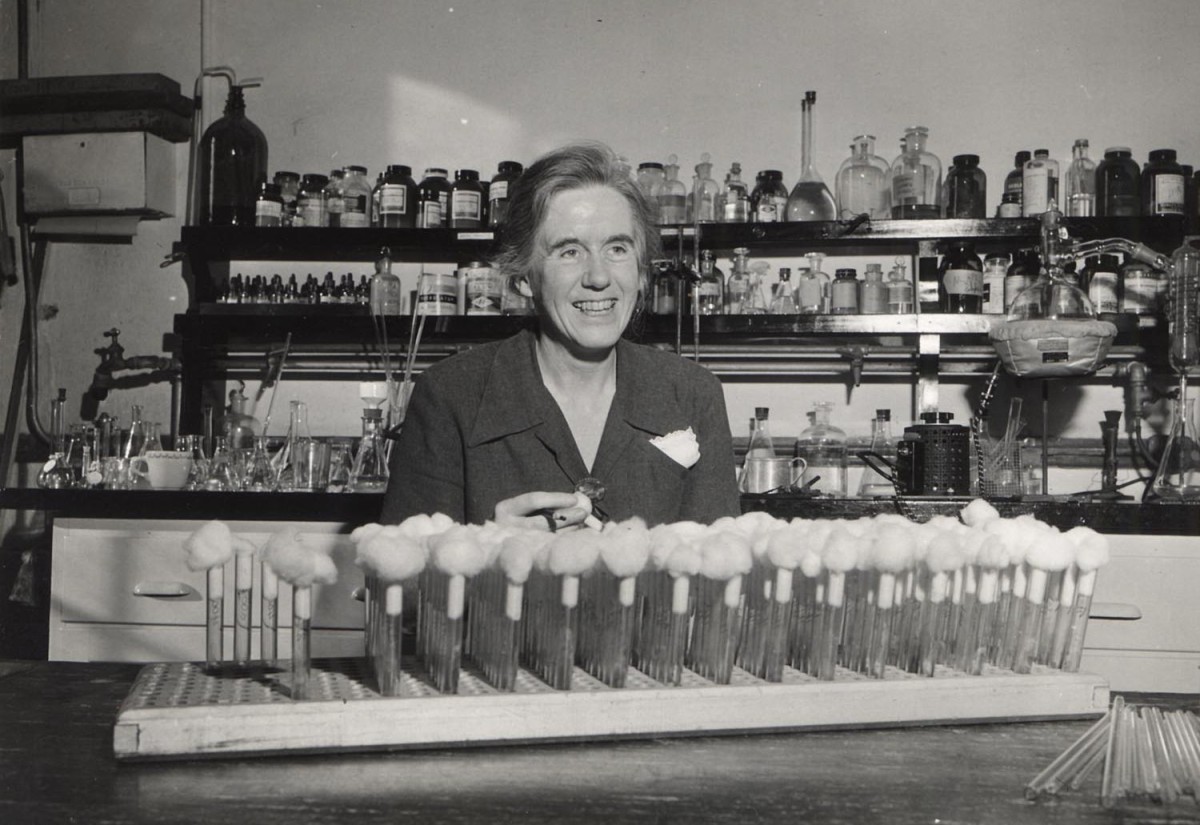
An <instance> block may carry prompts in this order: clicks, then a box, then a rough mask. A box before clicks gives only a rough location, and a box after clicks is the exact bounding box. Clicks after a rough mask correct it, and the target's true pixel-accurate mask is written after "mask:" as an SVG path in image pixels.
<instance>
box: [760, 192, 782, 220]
mask: <svg viewBox="0 0 1200 825" xmlns="http://www.w3.org/2000/svg"><path fill="white" fill-rule="evenodd" d="M778 220H779V213H778V212H777V211H776V209H775V202H774V201H772V200H770V199H768V198H763V199H762V200H760V201H759V202H758V206H757V207H755V209H754V222H755V223H775V222H776V221H778Z"/></svg>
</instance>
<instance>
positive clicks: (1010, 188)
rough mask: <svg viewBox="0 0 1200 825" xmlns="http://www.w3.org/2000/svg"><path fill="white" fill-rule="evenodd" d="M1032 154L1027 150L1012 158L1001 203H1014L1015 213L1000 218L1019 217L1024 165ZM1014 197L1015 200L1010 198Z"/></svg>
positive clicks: (1023, 183) (1023, 185)
mask: <svg viewBox="0 0 1200 825" xmlns="http://www.w3.org/2000/svg"><path fill="white" fill-rule="evenodd" d="M1032 157H1033V154H1032V153H1031V152H1029V150H1028V149H1022V150H1021V151H1020V152H1017V154H1016V156H1015V157H1014V158H1013V168H1012V169H1009V170H1008V174H1007V175H1006V176H1005V178H1004V192H1003V198H1002V199H1001V203H1004V202H1006V201H1007V202H1008V203H1016V205H1017V213H1016V214H1015V215H1000V216H999V217H1001V218H1019V217H1021V195H1022V194H1023V193H1024V189H1025V164H1026V163H1028V162H1029V159H1030V158H1032ZM1011 195H1016V198H1012V197H1010V196H1011Z"/></svg>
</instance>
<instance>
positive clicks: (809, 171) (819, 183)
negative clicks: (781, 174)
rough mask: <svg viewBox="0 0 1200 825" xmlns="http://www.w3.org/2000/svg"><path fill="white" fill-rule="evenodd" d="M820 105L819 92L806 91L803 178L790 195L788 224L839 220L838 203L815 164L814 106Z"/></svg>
mask: <svg viewBox="0 0 1200 825" xmlns="http://www.w3.org/2000/svg"><path fill="white" fill-rule="evenodd" d="M816 102H817V93H816V92H811V91H810V92H805V93H804V101H803V102H802V103H801V104H800V112H801V118H802V120H801V132H800V141H801V143H800V154H801V166H802V168H801V170H800V179H799V180H797V181H796V185H795V186H793V187H792V193H791V194H790V195H789V196H788V202H787V219H788V220H789V221H832V220H836V219H837V204H835V203H834V201H833V195H832V194H831V193H830V191H829V187H828V186H826V185H825V181H824V180H823V179H822V178H821V176H820V175H819V174H817V166H816V163H815V162H814V161H813V152H814V149H813V107H814V106H815V105H816Z"/></svg>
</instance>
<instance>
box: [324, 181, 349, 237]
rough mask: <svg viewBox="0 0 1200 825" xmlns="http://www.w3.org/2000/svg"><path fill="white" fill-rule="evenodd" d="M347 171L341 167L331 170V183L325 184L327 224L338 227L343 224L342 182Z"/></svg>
mask: <svg viewBox="0 0 1200 825" xmlns="http://www.w3.org/2000/svg"><path fill="white" fill-rule="evenodd" d="M345 178H346V173H345V172H344V171H343V170H341V169H333V170H331V171H330V172H329V183H327V184H325V214H326V219H325V220H326V226H330V227H334V228H337V227H339V226H341V225H342V206H343V201H342V183H343V181H344V180H345Z"/></svg>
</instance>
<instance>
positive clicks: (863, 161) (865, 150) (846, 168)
mask: <svg viewBox="0 0 1200 825" xmlns="http://www.w3.org/2000/svg"><path fill="white" fill-rule="evenodd" d="M888 172H889V169H888V164H887V161H885V160H884V159H883V158H881V157H879V156H878V155H876V154H875V136H874V135H858V136H856V137H855V138H854V140H853V141H851V143H850V157H848V158H846V160H844V161H842V166H841V168H840V169H838V173H837V177H836V178H835V179H834V190H835V194H836V196H837V205H838V214H839V215H840V216H841V217H842V219H843V220H849V219H851V218H854V217H856V216H858V215H862V214H867V215H870V216H871V217H872V218H874V219H885V218H889V217H891V208H890V205H889V204H890V196H891V185H890V179H889V176H888Z"/></svg>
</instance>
